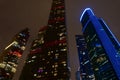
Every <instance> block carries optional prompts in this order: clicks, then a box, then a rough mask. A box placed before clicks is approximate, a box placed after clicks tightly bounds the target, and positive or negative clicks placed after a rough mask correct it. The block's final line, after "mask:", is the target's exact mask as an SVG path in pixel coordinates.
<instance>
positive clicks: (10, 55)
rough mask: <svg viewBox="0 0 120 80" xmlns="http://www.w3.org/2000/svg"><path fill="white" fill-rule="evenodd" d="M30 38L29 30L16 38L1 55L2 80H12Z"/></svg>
mask: <svg viewBox="0 0 120 80" xmlns="http://www.w3.org/2000/svg"><path fill="white" fill-rule="evenodd" d="M28 38H29V30H28V28H26V29H24V30H22V31H20V32H19V33H18V34H16V35H15V36H14V38H13V39H12V41H11V43H10V44H9V45H8V46H7V47H6V48H5V49H4V51H3V52H2V53H1V54H0V80H12V78H13V75H14V74H15V72H16V68H17V65H18V62H19V59H20V58H21V56H22V54H23V51H24V50H25V46H26V43H27V41H28Z"/></svg>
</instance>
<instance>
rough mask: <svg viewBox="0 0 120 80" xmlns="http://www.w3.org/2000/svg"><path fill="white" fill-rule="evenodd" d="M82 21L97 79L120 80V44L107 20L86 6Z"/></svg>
mask: <svg viewBox="0 0 120 80" xmlns="http://www.w3.org/2000/svg"><path fill="white" fill-rule="evenodd" d="M80 21H81V23H82V26H83V29H82V31H83V35H84V37H85V41H86V43H87V50H88V55H89V58H90V62H91V65H92V68H93V72H94V74H95V79H96V80H120V45H119V42H118V41H117V39H116V38H115V36H114V35H113V33H112V32H111V30H110V29H109V28H108V26H107V25H106V24H105V22H104V21H103V20H102V19H101V18H98V17H96V16H95V15H94V13H93V12H92V10H91V9H90V8H86V9H85V11H84V12H83V14H82V16H81V18H80Z"/></svg>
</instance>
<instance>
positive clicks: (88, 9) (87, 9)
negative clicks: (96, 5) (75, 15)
mask: <svg viewBox="0 0 120 80" xmlns="http://www.w3.org/2000/svg"><path fill="white" fill-rule="evenodd" d="M87 11H90V12H91V13H92V14H93V15H94V13H93V11H92V9H90V8H86V9H85V10H84V11H83V13H82V15H81V17H80V22H81V21H82V18H83V16H84V14H85V13H86V12H87Z"/></svg>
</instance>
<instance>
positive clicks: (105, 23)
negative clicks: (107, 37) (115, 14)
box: [101, 19, 120, 46]
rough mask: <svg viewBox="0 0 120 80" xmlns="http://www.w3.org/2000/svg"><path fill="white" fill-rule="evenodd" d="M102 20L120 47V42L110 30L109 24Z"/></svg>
mask: <svg viewBox="0 0 120 80" xmlns="http://www.w3.org/2000/svg"><path fill="white" fill-rule="evenodd" d="M101 20H102V22H103V23H104V24H105V26H106V28H107V29H108V31H109V32H110V33H111V35H112V37H113V38H114V39H115V41H116V42H117V44H118V45H119V46H120V43H119V42H118V40H117V39H116V37H115V36H114V34H113V33H112V32H111V30H110V29H109V27H108V26H107V24H106V23H105V21H104V20H103V19H101Z"/></svg>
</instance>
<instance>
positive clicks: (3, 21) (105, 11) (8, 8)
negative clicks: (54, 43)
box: [0, 0, 120, 80]
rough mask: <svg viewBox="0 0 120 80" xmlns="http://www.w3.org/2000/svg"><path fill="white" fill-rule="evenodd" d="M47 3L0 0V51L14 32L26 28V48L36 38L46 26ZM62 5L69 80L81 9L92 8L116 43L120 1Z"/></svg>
mask: <svg viewBox="0 0 120 80" xmlns="http://www.w3.org/2000/svg"><path fill="white" fill-rule="evenodd" d="M51 3H52V0H0V28H1V29H0V51H2V50H3V49H4V48H5V47H6V46H7V45H8V44H9V43H10V41H11V39H12V37H13V36H14V35H15V34H16V33H18V32H19V31H21V30H22V29H24V28H26V27H28V28H29V29H30V35H31V37H30V39H29V42H28V46H29V45H30V43H31V41H32V40H34V39H35V38H36V37H37V33H38V31H39V29H40V27H43V26H46V25H47V21H48V17H49V12H50V8H51ZM65 3H66V25H67V32H68V45H69V59H70V66H71V71H72V80H75V72H76V71H77V68H78V67H79V63H78V57H77V49H76V44H75V43H76V42H75V35H76V34H81V28H82V27H81V23H80V21H79V18H80V15H81V14H82V12H83V10H84V9H85V8H87V7H90V8H92V9H93V11H94V13H95V14H96V16H98V17H101V18H103V19H104V20H105V22H106V23H107V25H108V26H109V28H110V29H111V31H112V32H113V33H114V35H115V36H116V37H117V38H118V40H119V41H120V35H119V34H120V32H119V31H120V20H119V19H120V9H119V8H120V0H114V1H113V0H65ZM26 50H29V47H28V48H27V49H26ZM25 52H26V53H28V51H25Z"/></svg>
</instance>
